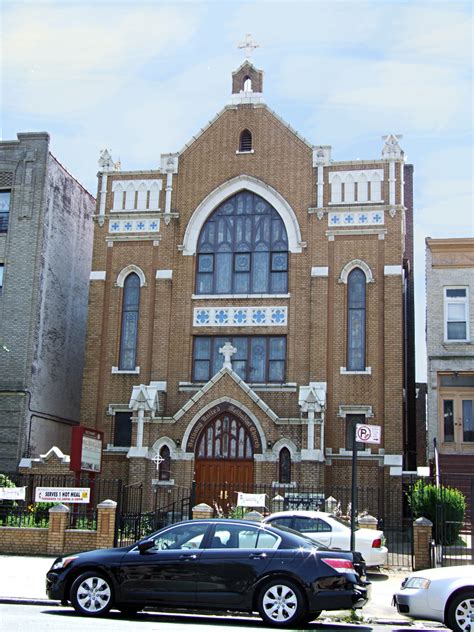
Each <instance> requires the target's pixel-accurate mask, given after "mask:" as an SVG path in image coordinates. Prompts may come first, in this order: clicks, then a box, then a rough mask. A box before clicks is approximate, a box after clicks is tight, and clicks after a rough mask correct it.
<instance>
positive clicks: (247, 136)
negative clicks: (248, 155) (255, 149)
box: [239, 129, 252, 151]
mask: <svg viewBox="0 0 474 632" xmlns="http://www.w3.org/2000/svg"><path fill="white" fill-rule="evenodd" d="M239 151H252V133H251V132H250V130H248V129H244V130H243V131H242V133H241V134H240V142H239Z"/></svg>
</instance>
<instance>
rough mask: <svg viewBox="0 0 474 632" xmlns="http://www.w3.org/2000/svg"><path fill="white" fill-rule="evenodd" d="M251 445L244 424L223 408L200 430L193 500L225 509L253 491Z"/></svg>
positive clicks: (252, 450) (252, 452)
mask: <svg viewBox="0 0 474 632" xmlns="http://www.w3.org/2000/svg"><path fill="white" fill-rule="evenodd" d="M253 455H254V445H253V441H252V437H251V435H250V433H249V431H248V428H247V426H246V424H244V423H243V421H242V420H240V419H238V418H237V417H236V416H235V415H233V414H231V413H229V412H228V411H225V412H223V413H220V414H218V415H216V416H215V417H214V418H213V419H212V420H211V421H210V422H209V423H208V424H207V425H206V426H205V428H204V429H203V430H202V432H201V434H200V436H199V438H198V441H197V444H196V451H195V480H196V496H197V497H196V500H197V502H205V503H207V504H208V505H210V506H211V507H216V506H217V507H218V508H219V509H222V510H223V511H228V509H229V507H231V506H233V505H235V504H236V502H237V492H239V491H240V492H242V491H247V492H251V491H253V481H254V459H253Z"/></svg>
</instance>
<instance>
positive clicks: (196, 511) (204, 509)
mask: <svg viewBox="0 0 474 632" xmlns="http://www.w3.org/2000/svg"><path fill="white" fill-rule="evenodd" d="M213 515H214V510H213V509H212V507H209V505H206V503H200V504H199V505H196V506H195V507H193V520H199V519H207V518H212V516H213Z"/></svg>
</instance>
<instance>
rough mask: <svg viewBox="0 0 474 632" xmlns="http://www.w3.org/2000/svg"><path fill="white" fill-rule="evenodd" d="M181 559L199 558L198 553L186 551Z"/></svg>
mask: <svg viewBox="0 0 474 632" xmlns="http://www.w3.org/2000/svg"><path fill="white" fill-rule="evenodd" d="M179 559H180V560H190V561H192V560H197V555H196V554H195V553H191V554H189V553H188V554H186V553H185V554H184V555H180V556H179Z"/></svg>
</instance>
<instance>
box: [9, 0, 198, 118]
mask: <svg viewBox="0 0 474 632" xmlns="http://www.w3.org/2000/svg"><path fill="white" fill-rule="evenodd" d="M133 7H135V10H131V9H132V8H133ZM201 13H202V10H201V9H200V8H199V7H189V9H187V10H186V11H183V10H180V9H175V8H173V7H172V6H159V5H155V6H153V5H151V6H150V5H146V4H145V5H144V4H139V3H137V4H136V5H120V4H119V5H118V6H116V7H113V9H111V8H107V7H105V6H104V5H101V4H99V5H90V4H89V5H83V6H80V5H76V4H74V5H67V4H62V5H59V6H58V5H56V4H45V5H42V6H38V5H32V3H27V4H25V5H18V6H15V8H14V9H13V8H12V7H11V5H10V8H9V10H6V11H4V15H3V21H4V28H3V33H4V41H3V51H4V61H3V80H4V83H5V86H6V89H5V94H7V95H8V102H9V106H10V107H11V108H16V109H17V110H19V111H20V112H26V113H38V114H40V115H41V114H42V113H49V114H53V113H60V114H61V116H63V117H64V118H68V117H70V118H74V117H76V116H78V115H79V114H80V113H81V112H84V111H88V110H92V109H94V108H96V107H97V106H99V105H100V104H101V103H102V102H103V101H104V100H107V99H110V98H111V97H114V98H120V97H121V96H122V94H123V92H124V91H125V92H126V90H127V88H128V85H129V84H130V80H132V82H133V79H134V77H139V76H140V74H141V73H142V72H143V70H144V68H145V66H146V64H151V63H153V64H155V67H156V71H155V72H156V75H157V76H159V75H160V73H164V72H169V68H168V66H167V65H166V64H164V63H163V61H162V57H163V56H172V55H173V53H176V52H177V51H178V50H179V49H180V47H182V46H183V45H184V44H185V43H186V42H187V41H188V40H189V39H191V38H192V37H193V36H194V35H195V33H196V30H197V29H198V26H199V20H200V16H201Z"/></svg>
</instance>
